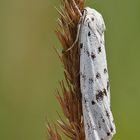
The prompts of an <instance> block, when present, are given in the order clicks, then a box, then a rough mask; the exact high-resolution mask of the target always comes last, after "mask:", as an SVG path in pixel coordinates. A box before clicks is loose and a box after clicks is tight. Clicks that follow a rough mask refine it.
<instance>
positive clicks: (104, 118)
mask: <svg viewBox="0 0 140 140" xmlns="http://www.w3.org/2000/svg"><path fill="white" fill-rule="evenodd" d="M105 28H106V27H105V23H104V20H103V17H102V15H101V14H100V13H99V12H97V11H96V10H94V9H91V8H89V7H87V8H85V9H84V10H83V13H82V16H81V19H80V22H79V28H78V40H79V46H80V87H81V94H82V107H83V116H84V127H85V136H86V140H111V139H112V137H113V135H114V134H115V133H116V129H115V124H114V120H113V115H112V112H111V108H110V87H109V76H108V68H107V61H106V52H105V41H104V31H105Z"/></svg>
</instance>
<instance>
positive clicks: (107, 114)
mask: <svg viewBox="0 0 140 140" xmlns="http://www.w3.org/2000/svg"><path fill="white" fill-rule="evenodd" d="M106 116H107V117H108V119H109V117H110V115H109V113H108V111H107V110H106Z"/></svg>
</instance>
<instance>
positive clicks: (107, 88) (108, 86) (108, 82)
mask: <svg viewBox="0 0 140 140" xmlns="http://www.w3.org/2000/svg"><path fill="white" fill-rule="evenodd" d="M107 90H109V81H107Z"/></svg>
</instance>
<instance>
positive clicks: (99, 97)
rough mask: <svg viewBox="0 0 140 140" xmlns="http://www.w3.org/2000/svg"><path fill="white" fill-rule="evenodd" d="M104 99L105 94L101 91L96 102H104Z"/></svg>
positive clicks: (98, 92)
mask: <svg viewBox="0 0 140 140" xmlns="http://www.w3.org/2000/svg"><path fill="white" fill-rule="evenodd" d="M103 97H104V93H103V92H102V91H101V90H98V91H97V94H96V100H97V101H102V100H103Z"/></svg>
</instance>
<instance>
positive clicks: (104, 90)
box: [103, 88, 107, 96]
mask: <svg viewBox="0 0 140 140" xmlns="http://www.w3.org/2000/svg"><path fill="white" fill-rule="evenodd" d="M103 92H104V94H105V95H106V96H107V92H106V89H105V88H104V89H103Z"/></svg>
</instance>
